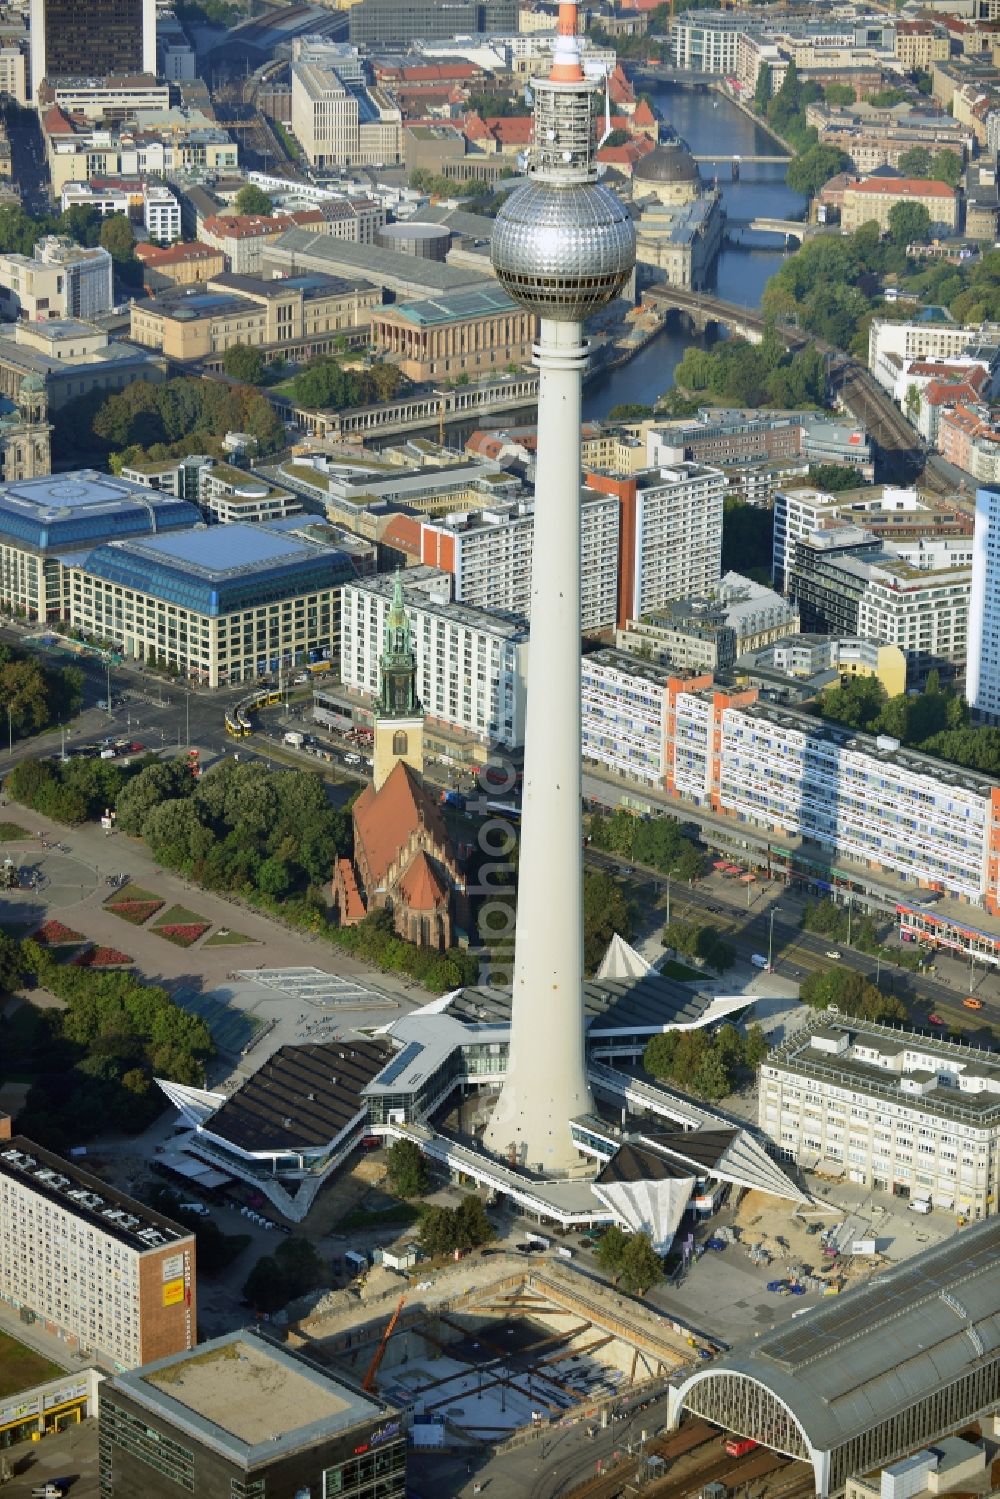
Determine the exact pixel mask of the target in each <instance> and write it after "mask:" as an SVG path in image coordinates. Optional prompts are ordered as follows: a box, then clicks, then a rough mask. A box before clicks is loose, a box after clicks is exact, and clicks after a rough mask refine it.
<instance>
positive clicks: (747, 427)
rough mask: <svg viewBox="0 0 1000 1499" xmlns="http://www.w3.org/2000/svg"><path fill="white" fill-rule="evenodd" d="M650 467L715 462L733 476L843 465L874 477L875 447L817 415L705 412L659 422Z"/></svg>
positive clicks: (856, 429) (652, 432)
mask: <svg viewBox="0 0 1000 1499" xmlns="http://www.w3.org/2000/svg"><path fill="white" fill-rule="evenodd" d="M646 452H647V462H648V463H649V464H650V465H651V466H655V465H656V464H661V463H676V462H679V461H680V460H682V459H689V460H693V461H694V462H695V463H713V464H717V465H718V467H720V468H722V469H724V470H725V471H726V472H727V473H728V474H729V476H730V480H732V476H733V473H734V472H735V473H737V474H738V473H739V472H740V470H741V469H744V468H746V467H747V466H748V465H750V464H754V463H760V462H768V463H775V462H782V461H792V460H794V459H799V458H802V459H806V460H807V461H808V462H810V463H840V464H843V465H845V467H850V468H855V469H857V471H858V480H859V482H860V481H862V480H864V479H871V478H873V477H874V469H873V464H872V452H871V444H870V442H869V440H868V435H867V433H866V431H865V429H864V427H860V426H858V424H857V423H856V422H848V421H838V420H836V419H835V418H833V417H830V416H827V415H826V414H824V413H822V412H818V411H798V412H797V411H732V410H718V409H716V408H715V407H703V408H702V410H700V411H699V412H698V414H697V415H696V416H694V417H680V418H678V419H677V420H676V421H672V422H662V423H660V422H657V424H656V426H655V427H650V428H649V429H648V431H647V433H646Z"/></svg>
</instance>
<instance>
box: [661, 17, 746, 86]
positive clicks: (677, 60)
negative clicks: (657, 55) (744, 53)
mask: <svg viewBox="0 0 1000 1499" xmlns="http://www.w3.org/2000/svg"><path fill="white" fill-rule="evenodd" d="M747 29H748V24H747V20H746V18H745V17H744V16H742V15H740V14H739V13H738V12H731V13H727V12H724V11H712V10H705V11H703V10H698V11H685V12H684V13H683V14H682V15H679V16H673V17H672V18H671V21H670V52H671V59H672V61H673V63H674V66H675V67H678V68H684V69H686V70H688V71H689V72H692V73H726V74H734V73H735V72H736V49H737V44H738V41H739V37H740V33H741V32H743V31H745V30H747Z"/></svg>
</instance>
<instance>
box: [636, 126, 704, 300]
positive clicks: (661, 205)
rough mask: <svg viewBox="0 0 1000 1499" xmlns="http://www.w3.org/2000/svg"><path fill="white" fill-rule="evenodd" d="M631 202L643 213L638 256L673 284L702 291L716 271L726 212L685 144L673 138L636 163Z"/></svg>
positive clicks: (640, 224)
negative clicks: (703, 179) (707, 185)
mask: <svg viewBox="0 0 1000 1499" xmlns="http://www.w3.org/2000/svg"><path fill="white" fill-rule="evenodd" d="M632 202H633V203H634V204H635V205H636V206H637V207H638V209H639V222H638V225H637V226H636V258H637V260H639V261H640V262H641V263H643V264H645V265H649V266H655V268H656V269H657V270H658V271H660V272H662V279H663V280H665V281H666V282H667V284H668V285H670V286H683V287H685V288H687V289H689V290H690V289H695V290H700V289H701V288H702V287H704V286H706V285H707V284H708V282H709V280H710V278H711V276H712V272H713V270H714V268H715V262H716V260H717V258H718V254H719V249H720V247H721V245H722V231H723V226H724V224H725V219H726V214H725V210H724V208H723V206H722V195H721V194H720V193H719V191H718V190H717V189H716V188H706V186H705V183H704V182H703V181H702V176H701V173H700V172H699V170H698V163H697V162H696V161H695V159H694V157H693V156H692V155H691V152H690V151H689V150H688V148H687V146H686V145H685V143H684V142H683V141H682V140H680V139H679V138H678V137H677V136H671V137H670V138H669V139H668V140H665V141H664V142H663V143H662V145H659V146H657V147H656V149H655V151H650V153H649V154H648V156H644V157H643V158H642V160H641V161H639V162H637V163H636V165H635V168H634V170H633V172H632Z"/></svg>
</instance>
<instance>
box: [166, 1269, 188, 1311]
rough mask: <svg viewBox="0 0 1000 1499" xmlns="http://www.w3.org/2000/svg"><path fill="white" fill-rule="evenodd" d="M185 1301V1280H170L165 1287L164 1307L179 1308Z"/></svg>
mask: <svg viewBox="0 0 1000 1499" xmlns="http://www.w3.org/2000/svg"><path fill="white" fill-rule="evenodd" d="M183 1300H184V1279H183V1276H182V1277H181V1278H180V1279H179V1280H168V1281H167V1282H166V1284H165V1285H164V1287H163V1305H164V1306H177V1304H178V1302H181V1301H183Z"/></svg>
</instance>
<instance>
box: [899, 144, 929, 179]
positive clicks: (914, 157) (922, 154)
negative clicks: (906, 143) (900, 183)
mask: <svg viewBox="0 0 1000 1499" xmlns="http://www.w3.org/2000/svg"><path fill="white" fill-rule="evenodd" d="M931 159H932V158H931V153H930V152H929V151H928V149H927V147H926V146H911V147H910V149H909V150H908V151H902V152H901V153H900V157H899V170H900V171H901V172H902V174H903V176H904V177H929V176H930V174H931Z"/></svg>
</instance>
